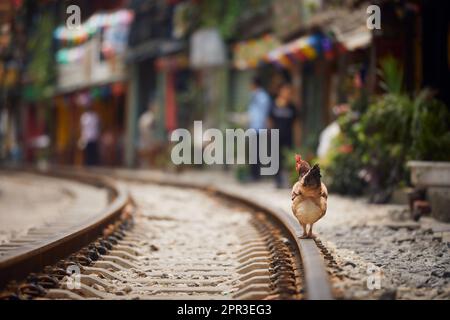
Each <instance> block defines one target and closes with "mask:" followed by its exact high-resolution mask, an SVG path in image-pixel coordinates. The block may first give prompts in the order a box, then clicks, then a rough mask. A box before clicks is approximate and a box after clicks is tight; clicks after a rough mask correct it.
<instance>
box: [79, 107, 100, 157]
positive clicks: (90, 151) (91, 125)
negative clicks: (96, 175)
mask: <svg viewBox="0 0 450 320" xmlns="http://www.w3.org/2000/svg"><path fill="white" fill-rule="evenodd" d="M80 124H81V139H80V142H81V146H82V148H83V151H84V163H85V165H87V166H95V165H98V164H99V152H98V148H99V143H98V141H99V138H100V118H99V116H98V114H97V113H96V112H95V111H94V110H92V107H90V106H88V107H87V110H86V111H85V112H84V113H83V114H82V115H81V118H80Z"/></svg>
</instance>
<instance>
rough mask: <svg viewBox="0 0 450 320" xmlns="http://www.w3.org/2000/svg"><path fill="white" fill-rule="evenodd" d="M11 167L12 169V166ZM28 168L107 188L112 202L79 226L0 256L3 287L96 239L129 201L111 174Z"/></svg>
mask: <svg viewBox="0 0 450 320" xmlns="http://www.w3.org/2000/svg"><path fill="white" fill-rule="evenodd" d="M8 169H9V170H12V168H8ZM13 170H15V169H13ZM22 171H24V169H22ZM25 171H27V172H31V173H37V174H45V175H50V176H54V177H58V178H70V179H74V180H78V181H80V182H83V183H87V184H91V185H95V186H98V187H103V188H106V189H108V190H109V191H110V194H109V196H110V201H111V202H110V203H109V205H108V206H107V207H106V208H105V209H104V210H103V211H101V212H100V213H99V214H98V215H96V217H95V218H92V219H90V220H89V221H83V222H82V223H81V224H79V225H76V226H68V228H67V229H65V230H63V231H60V232H57V233H56V234H54V235H53V236H52V237H50V238H46V239H43V240H41V241H37V242H34V243H32V244H29V245H24V246H20V247H19V248H17V249H16V250H11V251H9V252H8V253H7V254H5V255H3V256H0V288H2V287H4V286H5V285H6V284H7V283H8V282H9V281H11V280H20V279H23V278H24V277H26V276H27V275H28V274H29V273H31V272H39V271H41V270H42V269H43V268H44V267H45V266H47V265H51V264H53V263H55V262H57V261H58V260H60V259H62V258H65V257H67V256H68V255H70V254H71V253H73V252H76V251H78V250H80V249H81V248H83V247H84V246H86V245H88V244H89V243H91V242H92V241H94V240H95V239H96V238H98V236H100V235H101V234H102V232H103V230H104V229H105V228H106V227H107V226H108V225H110V224H111V223H114V222H115V221H116V220H118V219H119V218H120V215H121V213H122V211H123V209H124V208H125V206H126V205H127V204H128V202H129V196H128V193H127V191H126V189H125V188H124V187H123V186H122V185H120V184H119V183H117V182H116V181H114V180H112V179H110V178H108V177H104V176H99V175H95V174H92V173H87V172H84V173H81V172H79V171H78V170H76V171H72V172H70V171H69V172H67V171H61V170H37V169H30V168H27V169H25Z"/></svg>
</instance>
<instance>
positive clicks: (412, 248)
mask: <svg viewBox="0 0 450 320" xmlns="http://www.w3.org/2000/svg"><path fill="white" fill-rule="evenodd" d="M135 174H138V175H139V176H144V175H150V176H157V175H161V173H157V172H149V171H141V172H138V173H135ZM179 177H180V179H186V180H188V181H199V182H204V183H210V184H220V185H222V186H226V187H227V188H231V189H234V190H235V191H236V190H237V191H239V192H240V193H242V194H244V195H246V196H248V197H253V198H256V199H259V200H260V201H262V202H266V203H270V204H272V205H277V206H279V207H281V208H283V209H284V210H285V211H287V212H290V190H289V189H282V190H279V189H276V188H274V184H273V183H272V182H271V181H266V182H262V183H249V184H239V183H237V182H236V180H235V179H234V178H233V177H232V176H231V175H226V174H224V173H223V172H216V171H214V172H210V171H208V172H204V171H203V172H202V171H200V172H199V171H197V172H186V173H183V174H180V175H179ZM315 231H316V233H317V234H318V235H319V238H320V239H321V240H322V242H324V244H325V245H326V246H327V247H328V248H329V249H330V250H331V252H332V253H333V255H334V257H335V260H336V262H337V265H338V267H335V268H331V267H330V268H329V271H330V273H331V275H332V280H333V286H334V290H335V292H336V294H337V295H338V296H339V297H341V298H356V299H380V298H381V299H384V298H386V299H392V298H397V299H450V283H449V279H450V253H449V246H450V237H449V234H450V224H443V223H438V222H436V221H434V220H432V219H430V218H426V219H424V218H423V219H421V221H420V222H419V223H415V222H414V221H412V220H411V219H409V215H408V213H407V210H406V208H405V207H403V206H399V205H370V204H367V202H366V200H365V199H362V198H358V199H355V198H346V197H342V196H338V195H334V194H331V195H330V197H329V201H328V212H327V214H326V216H325V217H324V218H323V219H322V220H321V221H320V222H318V223H317V225H316V226H315ZM370 281H373V282H372V284H370Z"/></svg>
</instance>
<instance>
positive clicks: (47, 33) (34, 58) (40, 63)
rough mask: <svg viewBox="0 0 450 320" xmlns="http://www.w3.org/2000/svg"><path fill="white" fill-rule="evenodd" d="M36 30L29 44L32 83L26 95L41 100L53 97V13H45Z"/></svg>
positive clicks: (29, 67)
mask: <svg viewBox="0 0 450 320" xmlns="http://www.w3.org/2000/svg"><path fill="white" fill-rule="evenodd" d="M35 27H36V28H35V30H34V31H33V33H32V35H31V37H30V40H29V41H28V44H27V51H28V53H29V54H30V56H31V59H30V62H29V64H28V66H27V76H28V77H29V78H30V80H31V82H32V86H31V87H30V88H28V92H24V95H25V96H27V97H29V98H30V99H32V100H34V99H41V98H46V97H50V96H51V95H52V90H53V88H52V86H53V84H54V81H55V79H56V69H55V63H54V60H53V54H52V39H53V38H52V33H53V30H54V28H55V21H54V18H53V15H52V13H51V12H44V13H42V14H41V15H40V16H39V19H38V20H37V23H36V26H35Z"/></svg>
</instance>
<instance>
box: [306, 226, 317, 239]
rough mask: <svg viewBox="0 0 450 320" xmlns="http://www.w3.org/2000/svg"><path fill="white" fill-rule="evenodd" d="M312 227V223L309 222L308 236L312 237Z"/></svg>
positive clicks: (313, 236)
mask: <svg viewBox="0 0 450 320" xmlns="http://www.w3.org/2000/svg"><path fill="white" fill-rule="evenodd" d="M312 227H313V224H310V225H309V232H308V238H311V239H314V238H315V237H316V235H315V234H313V233H312Z"/></svg>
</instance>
